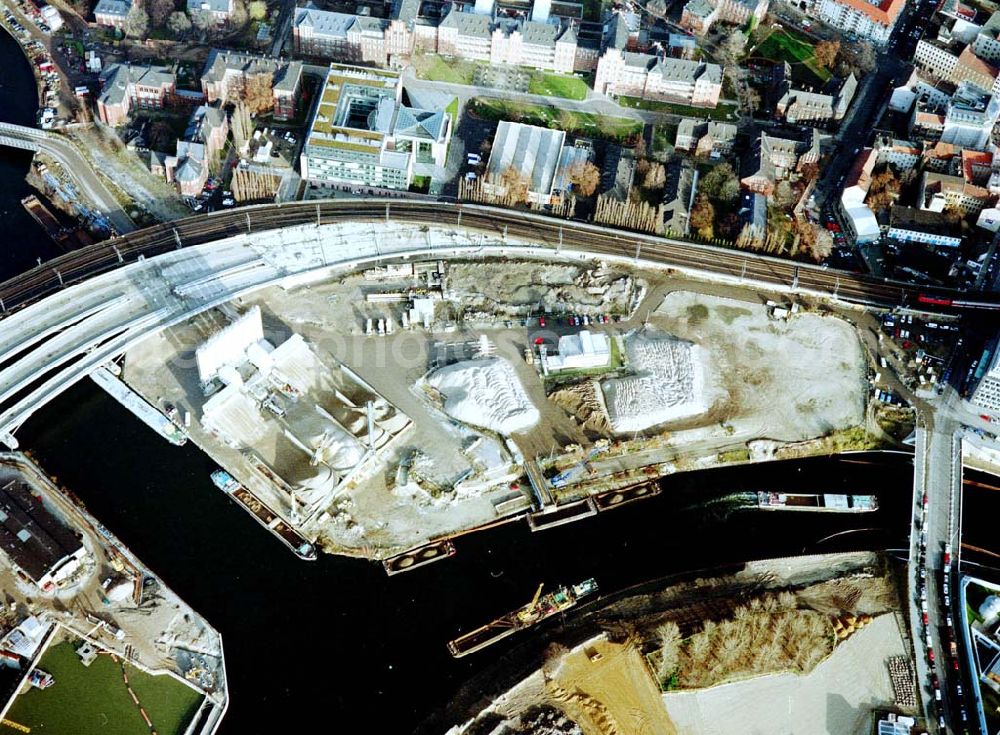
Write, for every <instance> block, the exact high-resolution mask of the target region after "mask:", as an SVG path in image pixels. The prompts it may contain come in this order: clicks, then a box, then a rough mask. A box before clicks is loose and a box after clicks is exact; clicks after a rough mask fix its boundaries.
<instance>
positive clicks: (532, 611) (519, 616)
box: [448, 579, 597, 658]
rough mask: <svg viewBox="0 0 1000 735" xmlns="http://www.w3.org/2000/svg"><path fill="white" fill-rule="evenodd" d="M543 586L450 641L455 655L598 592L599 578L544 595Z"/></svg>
mask: <svg viewBox="0 0 1000 735" xmlns="http://www.w3.org/2000/svg"><path fill="white" fill-rule="evenodd" d="M542 587H543V585H539V586H538V590H537V591H536V592H535V597H534V599H532V601H531V602H529V603H528V604H527V605H524V606H523V607H520V608H518V609H517V610H514V611H513V612H509V613H507V614H506V615H503V616H501V617H499V618H497V619H496V620H494V621H493V622H491V623H487V624H486V625H484V626H482V627H479V628H476V629H475V630H473V631H470V632H468V633H466V634H465V635H462V636H459V637H458V638H456V639H455V640H453V641H449V642H448V651H449V652H450V653H451V655H452V656H454V657H455V658H461V657H462V656H468V655H469V654H470V653H475V652H476V651H481V650H482V649H484V648H486V647H487V646H490V645H493V644H494V643H496V642H497V641H500V640H503V639H504V638H507V637H508V636H511V635H514V633H516V632H517V631H519V630H523V629H524V628H530V627H531V626H533V625H536V624H538V623H540V622H541V621H543V620H545V619H546V618H550V617H552V616H553V615H556V614H557V613H561V612H565V611H566V610H569V609H570V608H571V607H574V606H575V605H576V603H577V602H579V601H580V600H581V599H583V598H584V597H589V596H590V595H593V594H596V593H597V582H596V580H593V579H587V580H584V581H583V582H580V583H579V584H574V585H572V586H570V587H559V588H558V589H556V590H554V591H553V592H549V593H548V594H546V595H542Z"/></svg>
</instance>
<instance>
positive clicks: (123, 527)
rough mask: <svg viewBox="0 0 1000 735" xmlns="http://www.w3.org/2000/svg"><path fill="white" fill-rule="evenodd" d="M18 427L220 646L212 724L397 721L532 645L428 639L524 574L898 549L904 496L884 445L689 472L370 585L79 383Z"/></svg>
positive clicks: (241, 727) (481, 540)
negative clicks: (791, 509) (846, 499)
mask: <svg viewBox="0 0 1000 735" xmlns="http://www.w3.org/2000/svg"><path fill="white" fill-rule="evenodd" d="M20 438H21V439H22V441H23V443H24V445H25V446H26V447H29V448H31V449H32V450H33V451H34V454H35V456H36V457H38V459H39V461H41V462H42V463H43V466H45V467H46V469H47V470H48V471H49V472H51V473H53V474H56V475H57V476H58V477H59V480H60V482H61V483H62V484H65V485H67V486H69V487H71V488H73V489H74V491H75V492H76V493H77V494H78V495H79V496H80V497H81V498H82V499H83V500H84V502H85V503H86V504H87V506H88V508H89V510H90V511H91V512H92V513H93V514H94V515H95V516H96V517H98V518H100V519H101V520H102V522H103V523H105V524H106V525H107V526H108V527H109V528H110V529H111V530H112V531H113V532H114V533H115V534H117V535H118V536H119V538H121V539H122V541H123V542H124V543H125V544H127V545H128V546H129V547H130V548H132V549H133V550H134V551H135V553H136V554H137V555H139V556H140V557H141V558H143V559H144V560H145V561H146V563H147V564H148V565H149V566H150V567H151V568H152V569H153V570H154V571H155V572H157V573H158V574H160V575H161V576H162V577H163V578H164V580H165V581H166V583H167V584H168V585H169V586H170V587H171V588H173V589H174V590H175V591H176V592H177V593H178V594H179V595H180V596H181V597H183V598H184V599H185V600H187V601H188V603H189V604H191V605H192V606H193V607H194V608H195V609H196V610H198V611H199V612H200V613H201V614H202V615H204V616H205V618H206V619H207V620H208V621H209V622H210V623H211V624H212V625H213V626H214V627H215V628H216V629H218V630H219V631H220V633H221V634H222V636H223V637H224V638H225V640H226V643H227V668H228V674H229V685H230V696H231V705H230V709H229V712H228V714H227V717H226V720H225V722H224V723H223V726H222V728H221V729H220V732H221V733H223V734H224V735H225V734H226V733H233V734H235V733H240V734H242V733H264V732H279V731H291V730H294V729H298V728H304V727H307V726H309V725H311V723H313V722H314V721H315V714H316V710H315V707H316V703H317V702H322V703H323V711H324V715H325V719H327V720H328V721H329V722H331V724H341V725H348V724H350V725H355V726H357V725H366V727H367V729H368V730H369V731H372V732H386V733H405V732H412V731H413V730H414V729H415V728H416V727H417V726H418V724H419V723H420V722H421V721H423V720H425V719H426V718H427V717H428V716H430V715H431V713H433V712H436V711H438V710H440V709H441V708H442V707H443V706H445V705H446V703H448V702H449V701H450V699H451V697H452V696H453V695H454V693H455V692H456V691H458V689H459V688H460V687H461V686H462V684H463V683H464V682H466V681H467V680H469V679H470V678H471V677H473V676H475V675H476V674H478V673H481V672H483V671H485V670H486V669H487V668H488V667H489V666H490V665H491V664H492V663H495V662H496V661H497V660H499V659H500V658H502V657H504V656H505V655H508V654H509V653H510V651H511V646H517V647H518V648H519V649H520V648H523V647H527V648H528V649H531V648H532V647H543V646H544V645H545V643H544V641H545V633H546V630H548V628H549V627H550V624H554V625H558V624H559V623H558V621H548V623H547V624H546V625H543V626H540V629H539V630H538V631H525V632H524V633H523V635H521V636H519V637H517V638H516V639H515V640H514V641H513V642H512V643H510V644H508V643H506V642H502V643H499V644H497V645H495V646H492V647H490V649H487V650H484V651H482V652H479V653H477V654H475V655H472V656H468V657H465V658H463V659H461V660H456V659H453V658H452V657H451V656H450V655H449V654H448V651H447V648H446V643H447V641H448V640H450V639H452V638H454V637H455V635H456V633H459V632H461V631H462V630H469V629H471V628H473V627H476V626H477V625H479V624H481V623H482V621H484V620H490V619H492V618H494V617H497V616H498V615H501V614H503V613H505V612H507V611H509V610H512V609H515V608H516V607H518V606H520V605H523V604H524V602H525V601H526V600H527V599H530V597H531V595H532V593H533V592H534V590H535V588H536V587H537V585H538V584H539V583H541V582H545V583H546V584H547V585H548V586H549V587H550V588H551V587H555V586H557V585H559V584H571V583H575V582H579V581H580V580H583V579H587V578H590V577H594V578H596V579H597V581H598V583H599V584H600V587H601V590H602V593H611V594H613V593H615V592H616V591H618V590H621V589H623V588H626V587H630V586H632V585H635V584H639V583H641V582H644V581H647V580H649V579H654V578H660V577H663V576H665V575H670V574H675V573H680V572H683V571H685V570H691V569H704V568H710V567H715V566H718V565H720V564H726V563H732V562H739V561H743V560H746V559H751V558H773V557H784V556H794V555H798V554H802V553H825V552H833V551H838V550H851V549H879V548H902V547H904V546H905V544H906V532H907V527H908V525H907V519H908V515H907V512H908V509H909V504H910V497H911V493H912V487H911V482H912V475H911V469H910V465H909V458H908V457H905V456H901V455H888V456H884V457H875V458H874V459H873V461H874V463H873V464H862V463H858V461H857V460H858V459H859V458H858V457H857V455H854V456H852V458H851V460H852V461H850V462H841V461H838V460H837V459H835V458H833V459H830V458H821V459H814V460H805V461H798V462H794V463H774V464H768V465H761V466H750V467H739V468H729V469H718V470H710V471H706V472H699V473H690V474H685V475H678V476H673V477H670V478H667V480H665V481H664V484H663V491H662V492H661V494H660V495H659V496H657V497H654V498H651V499H649V500H643V501H642V502H637V503H634V504H630V505H627V506H625V507H622V508H620V509H618V510H616V512H614V513H601V514H598V515H597V516H595V517H593V518H589V519H585V520H582V521H580V522H577V523H573V524H569V525H566V526H560V527H558V528H552V529H546V530H544V531H540V532H537V533H532V532H531V531H530V530H529V529H528V527H527V526H526V525H524V524H513V525H507V526H503V527H499V528H495V529H491V530H487V531H483V532H481V533H478V534H472V535H469V536H464V537H461V538H458V539H456V540H455V542H454V543H455V546H456V547H457V552H458V553H457V554H456V555H455V556H454V557H453V558H449V559H445V560H442V561H440V563H435V564H430V565H427V566H425V567H422V568H419V569H415V570H413V571H412V572H408V573H407V574H402V575H396V576H392V577H389V576H387V575H386V574H385V571H384V569H383V568H382V566H381V565H377V564H373V563H370V562H364V561H359V560H351V559H346V558H339V557H329V556H325V555H324V556H321V558H320V559H318V560H317V561H315V562H310V563H303V562H301V561H299V560H297V559H296V558H295V557H294V556H293V555H291V554H289V553H288V551H287V550H286V549H285V548H284V547H283V546H282V545H281V544H279V543H277V542H276V541H275V540H274V539H273V538H272V537H271V535H270V534H267V533H265V532H264V531H262V529H261V528H260V527H259V525H258V524H257V523H256V522H255V521H254V520H253V519H252V518H251V517H250V516H249V515H248V514H247V513H244V512H242V511H241V510H240V509H239V508H237V507H236V506H235V505H234V504H233V503H232V502H231V501H230V500H229V499H228V498H227V497H226V496H225V495H224V494H222V493H220V492H219V491H218V490H217V489H216V488H215V487H214V486H213V485H212V483H211V481H210V480H209V474H210V473H211V471H212V470H213V469H215V467H214V465H213V464H212V462H211V461H210V460H209V459H208V458H207V457H206V456H205V455H204V454H202V453H201V452H200V451H199V450H198V449H197V448H195V447H193V446H191V445H190V444H188V445H186V446H184V447H172V446H170V445H168V444H167V443H165V442H163V441H162V440H161V439H160V438H159V437H158V436H157V435H155V434H154V433H153V432H150V431H148V430H147V429H146V428H145V427H144V426H143V425H141V424H140V423H139V422H138V421H137V420H136V419H135V418H134V417H133V416H132V415H131V414H130V413H128V412H127V411H126V410H125V409H124V408H122V407H121V406H120V405H118V404H117V403H115V402H114V401H113V400H112V399H111V398H110V397H108V396H106V395H105V394H103V393H102V392H101V391H100V390H99V389H98V388H97V387H96V386H94V385H92V384H91V383H90V382H89V381H84V382H82V383H80V384H79V385H77V386H76V387H74V388H73V389H72V390H70V391H69V392H67V393H66V394H65V395H63V396H62V397H60V398H59V399H58V400H56V401H55V402H54V403H52V404H50V405H49V406H47V407H45V408H44V409H43V410H41V411H40V412H39V413H38V414H37V415H36V416H35V417H34V418H33V420H32V421H31V422H30V423H29V424H27V425H26V426H25V427H24V428H23V429H22V432H21V434H20ZM760 490H769V491H770V490H773V491H781V490H784V491H799V492H805V491H808V492H840V493H853V494H857V493H874V494H876V495H877V496H878V498H879V509H878V511H876V512H874V513H864V514H843V513H839V514H824V513H805V514H783V513H761V512H747V511H741V512H732V508H731V507H730V506H728V505H727V504H726V503H725V502H723V501H722V499H723V498H725V497H726V496H728V495H730V494H731V493H733V492H748V491H760ZM790 516H792V517H790ZM825 538H827V539H829V540H828V541H825V542H823V543H821V544H818V545H817V542H818V541H820V540H821V539H825ZM439 721H440V720H439Z"/></svg>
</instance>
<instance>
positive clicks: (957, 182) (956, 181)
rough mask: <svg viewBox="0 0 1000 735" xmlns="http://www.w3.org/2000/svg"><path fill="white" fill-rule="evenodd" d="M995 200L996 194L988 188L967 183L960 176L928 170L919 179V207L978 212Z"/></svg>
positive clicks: (964, 212)
mask: <svg viewBox="0 0 1000 735" xmlns="http://www.w3.org/2000/svg"><path fill="white" fill-rule="evenodd" d="M996 200H997V197H996V195H995V194H990V192H989V190H988V189H986V188H985V187H983V186H977V185H976V184H971V183H967V182H966V181H965V179H964V178H963V177H961V176H949V175H948V174H939V173H935V172H933V171H928V172H926V173H924V175H923V178H922V179H921V181H920V198H919V202H920V209H927V210H930V211H932V212H943V211H944V210H945V209H946V208H947V209H957V210H958V211H960V212H962V213H963V214H978V213H979V212H981V211H982V210H983V209H984V208H986V207H989V206H991V205H992V204H993V203H994V202H996Z"/></svg>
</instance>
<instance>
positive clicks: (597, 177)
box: [569, 161, 601, 197]
mask: <svg viewBox="0 0 1000 735" xmlns="http://www.w3.org/2000/svg"><path fill="white" fill-rule="evenodd" d="M569 178H570V181H572V182H573V191H574V192H576V193H577V194H578V195H579V196H581V197H589V196H593V195H594V192H595V191H597V185H598V184H599V183H600V182H601V172H600V171H599V170H598V169H597V166H595V165H594V164H593V163H591V162H590V161H585V162H583V163H577V164H574V165H573V167H572V168H571V169H570V171H569Z"/></svg>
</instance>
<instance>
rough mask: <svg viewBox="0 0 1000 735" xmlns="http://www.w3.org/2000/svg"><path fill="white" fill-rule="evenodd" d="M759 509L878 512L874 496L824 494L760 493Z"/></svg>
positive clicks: (758, 499) (758, 497) (876, 499)
mask: <svg viewBox="0 0 1000 735" xmlns="http://www.w3.org/2000/svg"><path fill="white" fill-rule="evenodd" d="M757 507H758V508H760V509H761V510H799V511H814V512H819V513H871V512H873V511H876V510H878V498H876V497H875V496H874V495H840V494H834V493H824V494H822V495H807V494H801V493H775V492H758V493H757Z"/></svg>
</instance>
